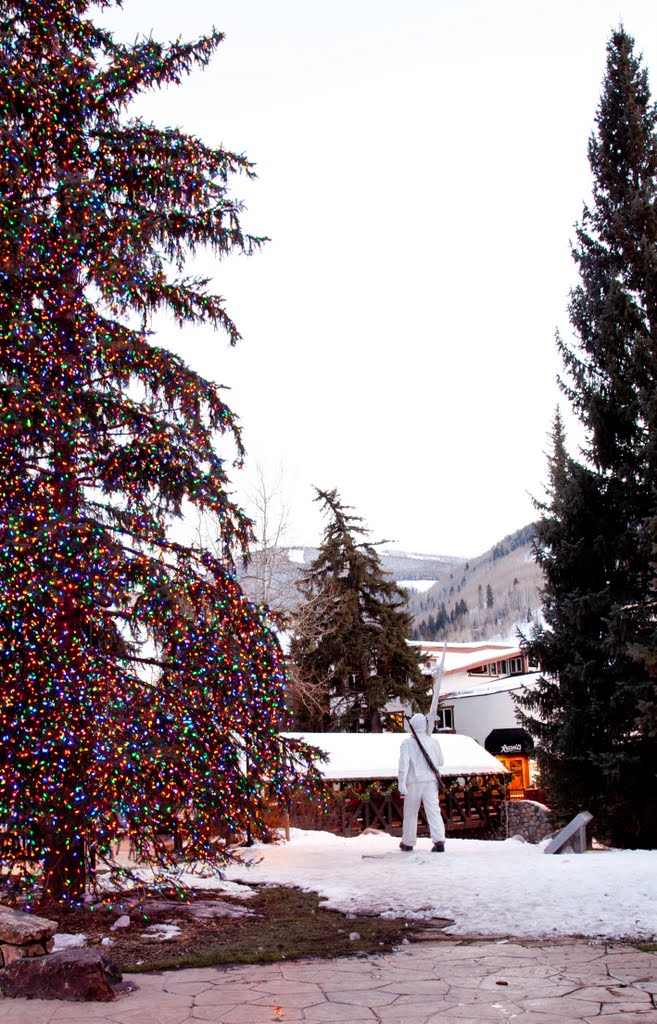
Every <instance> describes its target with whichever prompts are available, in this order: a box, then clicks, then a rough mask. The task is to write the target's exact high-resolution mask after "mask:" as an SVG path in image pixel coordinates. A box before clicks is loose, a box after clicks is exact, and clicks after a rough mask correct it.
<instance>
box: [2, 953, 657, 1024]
mask: <svg viewBox="0 0 657 1024" xmlns="http://www.w3.org/2000/svg"><path fill="white" fill-rule="evenodd" d="M124 981H126V982H128V983H129V985H130V986H131V988H132V990H131V991H128V992H123V993H121V995H119V997H118V998H117V999H116V1000H115V1001H114V1002H113V1003H68V1002H63V1001H59V1000H51V1001H43V1000H36V999H35V1000H30V999H3V998H2V997H0V1021H1V1022H2V1024H196V1022H199V1024H200V1022H201V1021H207V1022H210V1024H270V1022H274V1024H276V1022H278V1024H285V1022H286V1021H290V1022H292V1021H306V1022H315V1024H348V1022H350V1021H353V1022H354V1024H360V1022H372V1024H450V1022H453V1024H490V1022H493V1021H495V1022H500V1024H593V1022H596V1024H657V953H650V952H641V951H639V950H637V949H636V948H635V947H633V946H626V945H623V944H615V943H614V944H609V943H607V944H594V943H589V942H586V941H578V942H554V943H546V944H544V945H541V944H539V943H537V942H523V941H511V940H509V941H504V940H503V941H499V940H498V941H495V940H492V941H473V942H463V941H461V940H457V939H454V940H450V939H447V940H445V941H440V942H430V943H421V944H417V945H404V946H402V947H401V948H400V949H398V950H397V951H395V952H393V953H386V954H382V955H380V956H370V957H362V958H361V957H350V958H348V959H339V960H333V961H311V960H303V961H294V962H289V963H287V962H285V961H283V962H281V963H278V964H269V965H266V966H262V967H259V966H249V967H206V968H196V969H194V970H186V971H171V972H168V973H163V974H135V975H125V976H124Z"/></svg>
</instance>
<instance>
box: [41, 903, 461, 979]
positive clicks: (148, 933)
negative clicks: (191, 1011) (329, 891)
mask: <svg viewBox="0 0 657 1024" xmlns="http://www.w3.org/2000/svg"><path fill="white" fill-rule="evenodd" d="M251 888H255V889H256V894H255V896H252V897H250V898H248V899H244V900H242V899H239V898H234V897H231V896H227V895H225V894H223V893H221V894H218V893H216V892H212V891H208V890H192V891H191V892H188V893H187V894H186V901H182V900H180V899H176V898H174V895H173V894H172V896H171V897H170V898H166V897H163V896H162V895H161V894H159V895H144V896H143V897H142V898H141V899H139V900H137V899H136V898H135V896H134V893H133V894H131V893H129V892H126V893H123V894H118V895H117V897H116V899H115V900H114V901H113V902H112V904H111V905H96V906H95V907H93V909H91V908H90V909H82V910H76V911H70V910H63V909H57V908H52V910H49V911H48V912H45V913H44V914H43V916H44V917H49V918H50V919H52V920H57V921H58V923H59V929H58V931H59V933H65V934H82V935H85V936H86V937H87V945H99V946H101V948H102V949H103V951H104V952H105V953H106V954H107V956H108V957H109V959H110V960H112V961H113V962H114V963H115V964H116V965H117V966H118V967H119V968H120V969H121V970H122V971H126V972H135V971H153V970H158V969H160V970H164V969H166V970H172V969H175V968H182V967H197V966H209V965H210V964H229V963H268V962H272V961H276V960H283V959H298V958H306V957H319V958H322V957H335V956H349V955H353V954H354V953H356V954H358V953H361V954H362V955H365V954H367V953H373V952H379V953H380V952H386V951H389V950H391V949H393V948H395V947H396V946H398V945H400V944H401V943H403V942H404V940H407V941H421V940H422V939H423V938H424V939H426V938H436V937H438V936H440V934H441V932H440V929H441V928H442V927H445V926H446V925H448V924H451V923H452V922H451V921H445V920H441V921H433V922H428V923H426V922H423V923H419V922H417V921H405V920H404V919H401V918H396V919H394V920H388V919H382V918H379V917H356V916H353V915H349V916H347V915H344V914H341V913H338V912H336V911H333V910H327V909H326V908H324V907H323V906H322V904H321V902H320V900H319V897H318V896H317V895H316V894H315V893H306V892H302V891H301V890H300V889H293V888H284V887H280V886H257V887H254V886H251ZM155 926H157V927H155ZM172 926H173V927H172ZM154 933H155V934H154Z"/></svg>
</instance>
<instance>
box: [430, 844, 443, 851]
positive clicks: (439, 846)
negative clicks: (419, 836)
mask: <svg viewBox="0 0 657 1024" xmlns="http://www.w3.org/2000/svg"><path fill="white" fill-rule="evenodd" d="M431 852H432V853H444V852H445V844H444V843H434V844H433V846H432V847H431Z"/></svg>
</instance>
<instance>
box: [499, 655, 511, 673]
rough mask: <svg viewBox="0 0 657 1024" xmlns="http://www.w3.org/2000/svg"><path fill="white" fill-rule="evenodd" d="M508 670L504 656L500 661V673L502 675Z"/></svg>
mask: <svg viewBox="0 0 657 1024" xmlns="http://www.w3.org/2000/svg"><path fill="white" fill-rule="evenodd" d="M508 671H509V663H508V661H507V660H506V658H504V660H503V661H501V662H500V672H501V673H502V675H503V676H505V675H506V674H507V672H508Z"/></svg>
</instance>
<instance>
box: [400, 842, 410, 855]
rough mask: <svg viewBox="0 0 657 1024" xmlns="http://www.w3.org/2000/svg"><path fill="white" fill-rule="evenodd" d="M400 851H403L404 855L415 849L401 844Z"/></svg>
mask: <svg viewBox="0 0 657 1024" xmlns="http://www.w3.org/2000/svg"><path fill="white" fill-rule="evenodd" d="M399 849H400V850H403V851H404V853H410V852H411V850H412V849H413V847H412V846H407V845H406V843H400V844H399Z"/></svg>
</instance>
